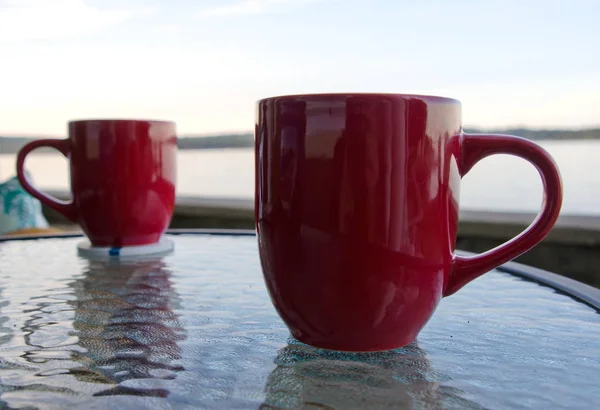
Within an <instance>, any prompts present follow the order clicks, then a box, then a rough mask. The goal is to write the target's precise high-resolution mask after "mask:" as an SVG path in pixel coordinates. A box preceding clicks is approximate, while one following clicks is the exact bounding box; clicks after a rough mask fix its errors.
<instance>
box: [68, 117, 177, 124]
mask: <svg viewBox="0 0 600 410" xmlns="http://www.w3.org/2000/svg"><path fill="white" fill-rule="evenodd" d="M85 122H88V123H89V122H95V123H111V122H112V123H119V122H139V123H142V122H143V123H154V124H169V125H173V126H175V125H176V124H175V121H170V120H151V119H144V118H81V119H74V120H69V121H68V124H69V125H70V124H78V123H85Z"/></svg>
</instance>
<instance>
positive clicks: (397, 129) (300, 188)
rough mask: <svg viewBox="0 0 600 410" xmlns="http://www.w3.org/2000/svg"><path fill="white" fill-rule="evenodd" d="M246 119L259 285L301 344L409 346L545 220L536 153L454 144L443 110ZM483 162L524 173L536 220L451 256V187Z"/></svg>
mask: <svg viewBox="0 0 600 410" xmlns="http://www.w3.org/2000/svg"><path fill="white" fill-rule="evenodd" d="M256 121H257V122H256V129H255V144H256V197H255V201H256V210H255V212H256V225H257V232H258V241H259V252H260V260H261V264H262V269H263V272H264V277H265V282H266V285H267V288H268V291H269V294H270V297H271V299H272V301H273V304H274V305H275V307H276V309H277V311H278V313H279V314H280V316H281V317H282V319H283V320H284V322H285V323H286V325H287V326H288V327H289V329H290V330H291V333H292V336H293V337H294V338H296V339H297V340H299V341H300V342H303V343H306V344H309V345H312V346H316V347H320V348H325V349H334V350H343V351H378V350H388V349H393V348H397V347H401V346H404V345H407V344H409V343H411V342H412V341H413V340H414V339H415V338H416V336H417V334H418V332H419V331H420V330H421V329H422V328H423V326H424V325H425V324H426V323H427V321H428V320H429V318H430V317H431V315H432V314H433V312H434V310H435V309H436V307H437V305H438V302H439V301H440V299H441V298H442V297H444V296H448V295H451V294H452V293H454V292H456V291H457V290H459V289H460V288H461V287H462V286H464V285H465V284H467V283H468V282H470V281H471V280H473V279H475V278H477V277H478V276H480V275H482V274H484V273H485V272H487V271H489V270H491V269H493V268H495V267H497V266H499V265H501V264H502V263H504V262H507V261H509V260H511V259H512V258H515V257H516V256H518V255H519V254H521V253H523V252H526V251H527V250H529V249H530V248H532V247H533V246H535V245H536V244H537V243H538V242H539V241H540V240H542V238H544V237H545V236H546V235H547V234H548V232H549V231H550V229H551V228H552V226H553V225H554V223H555V222H556V220H557V218H558V215H559V211H560V208H561V203H562V184H561V178H560V174H559V172H558V169H557V167H556V164H555V163H554V161H553V159H552V158H551V157H550V155H549V154H548V153H547V152H546V151H544V150H543V149H542V148H541V147H540V146H538V145H537V144H535V143H533V142H531V141H529V140H526V139H523V138H519V137H513V136H508V135H470V134H465V133H464V132H463V131H462V124H461V105H460V102H459V101H456V100H453V99H450V98H443V97H433V96H417V95H395V94H328V95H297V96H282V97H274V98H267V99H264V100H261V101H259V102H258V104H257V117H256ZM492 154H511V155H516V156H519V157H521V158H523V159H525V160H527V161H529V162H531V163H532V164H533V165H534V166H535V167H536V168H537V169H538V171H539V173H540V176H541V179H542V182H543V185H544V202H543V205H542V210H541V212H540V214H539V215H538V217H537V219H536V220H535V221H534V222H533V223H532V224H531V226H529V228H527V229H526V230H525V231H524V232H523V233H521V234H520V235H518V236H517V237H515V238H513V239H512V240H510V241H508V242H507V243H505V244H503V245H501V246H498V247H497V248H495V249H492V250H490V251H488V252H485V253H483V254H480V255H477V256H469V257H465V256H459V255H456V254H455V253H454V248H455V243H456V233H457V226H458V211H459V193H460V180H461V178H462V177H463V176H464V175H465V174H466V173H467V172H469V171H470V170H471V168H472V167H473V165H475V164H476V163H477V162H478V161H479V160H481V159H483V158H485V157H487V156H489V155H492Z"/></svg>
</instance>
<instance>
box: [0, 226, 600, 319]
mask: <svg viewBox="0 0 600 410" xmlns="http://www.w3.org/2000/svg"><path fill="white" fill-rule="evenodd" d="M166 233H167V234H169V235H217V236H256V231H254V230H252V229H169V230H167V232H166ZM82 236H83V233H82V232H64V233H51V234H41V235H40V234H31V235H4V236H0V243H2V242H13V241H27V240H39V239H65V238H78V237H82ZM460 253H461V254H463V255H474V253H472V252H466V251H460ZM496 270H498V271H500V272H504V273H508V274H510V275H513V276H516V277H519V278H522V279H525V280H528V281H531V282H536V283H538V284H540V285H543V286H547V287H550V288H552V289H554V290H555V291H557V292H560V293H563V294H565V295H567V296H570V297H571V298H573V299H575V300H577V301H579V302H581V303H584V304H586V305H588V306H590V307H592V308H593V309H595V310H596V311H597V312H598V313H600V289H596V288H594V287H592V286H590V285H586V284H585V283H581V282H578V281H576V280H574V279H571V278H567V277H566V276H561V275H558V274H556V273H553V272H550V271H547V270H543V269H539V268H535V267H533V266H528V265H524V264H522V263H518V262H507V263H505V264H503V265H501V266H499V267H497V268H496Z"/></svg>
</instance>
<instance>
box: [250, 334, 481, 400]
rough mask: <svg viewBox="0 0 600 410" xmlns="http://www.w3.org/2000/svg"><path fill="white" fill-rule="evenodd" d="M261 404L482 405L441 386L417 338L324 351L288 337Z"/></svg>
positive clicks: (442, 379) (438, 377) (270, 376)
mask: <svg viewBox="0 0 600 410" xmlns="http://www.w3.org/2000/svg"><path fill="white" fill-rule="evenodd" d="M275 364H276V365H277V367H276V368H275V369H274V370H273V371H272V372H271V374H270V375H269V377H268V379H267V383H266V386H265V393H266V397H265V401H264V403H263V404H262V405H261V407H260V408H261V409H297V408H320V409H357V408H364V409H380V408H394V409H397V408H410V409H412V408H446V407H448V406H449V405H450V407H452V405H454V406H457V407H458V408H481V407H480V406H478V405H477V404H475V403H472V402H470V401H468V400H465V399H464V398H461V397H460V393H461V392H460V391H459V390H457V389H454V388H451V387H447V386H443V385H442V384H441V382H443V381H446V380H447V378H446V379H444V377H443V376H441V375H440V374H438V373H436V372H435V371H434V370H433V369H432V366H431V364H430V362H429V360H428V359H427V357H426V354H425V352H424V351H423V350H421V349H420V348H419V346H418V345H417V344H416V343H413V344H411V345H409V346H406V347H404V348H400V349H396V350H391V351H385V352H373V353H346V352H337V351H332V350H323V349H317V348H313V347H311V346H308V345H305V344H301V343H299V342H296V341H295V340H290V344H289V345H287V346H286V347H284V348H283V349H281V350H280V351H279V352H278V354H277V357H276V359H275Z"/></svg>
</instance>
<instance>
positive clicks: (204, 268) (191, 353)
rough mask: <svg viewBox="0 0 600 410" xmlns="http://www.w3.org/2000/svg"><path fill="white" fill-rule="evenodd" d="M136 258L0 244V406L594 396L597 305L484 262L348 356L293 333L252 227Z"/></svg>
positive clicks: (599, 370) (531, 404)
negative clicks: (269, 285)
mask: <svg viewBox="0 0 600 410" xmlns="http://www.w3.org/2000/svg"><path fill="white" fill-rule="evenodd" d="M170 238H171V239H172V240H173V241H174V242H175V252H174V253H172V254H171V255H168V256H165V257H162V258H158V259H154V260H152V259H150V260H145V261H138V262H123V263H115V262H100V261H89V260H86V259H83V258H80V257H78V256H77V251H76V245H77V243H78V242H79V241H81V238H77V237H73V238H53V239H40V240H27V241H24V240H13V241H6V242H0V408H2V407H3V406H5V407H7V408H40V409H45V408H65V407H68V406H76V407H78V408H86V409H88V408H135V409H139V408H153V409H154V408H157V409H160V408H190V409H191V408H209V409H213V408H223V409H233V408H265V409H268V408H285V409H288V408H336V409H352V408H368V409H379V408H457V409H458V408H494V409H498V408H506V409H515V408H600V383H598V374H600V315H599V314H598V311H597V310H595V309H594V308H593V307H591V306H589V305H587V304H584V303H582V302H580V301H578V300H576V299H574V298H572V297H570V296H569V295H566V294H562V293H559V292H556V291H555V290H553V289H552V288H550V287H547V286H541V285H539V284H537V283H534V282H531V281H525V280H523V279H520V278H518V277H515V276H513V275H510V274H508V273H504V272H500V271H494V272H490V273H489V274H487V275H485V276H483V277H482V278H480V279H477V280H476V281H474V282H473V283H471V284H469V285H468V286H467V287H465V288H464V289H463V290H462V291H461V292H459V293H457V294H455V295H453V296H451V297H448V298H446V299H444V300H443V301H442V303H441V305H440V307H439V308H438V310H437V311H436V313H435V314H434V316H433V318H432V319H431V320H430V322H429V323H428V324H427V326H426V328H425V329H424V330H423V331H422V332H421V334H420V335H419V337H418V339H417V341H416V342H415V343H413V344H411V345H409V346H407V347H405V348H402V349H396V350H393V351H388V352H379V353H364V354H362V353H357V354H348V353H340V352H332V351H325V350H319V349H315V348H312V347H309V346H306V345H302V344H300V343H298V342H295V341H294V340H292V339H291V338H290V337H289V332H288V330H287V329H286V327H285V325H284V324H283V322H282V321H281V320H280V319H279V317H278V316H277V314H276V312H275V310H274V308H273V306H272V304H271V302H270V300H269V298H268V295H267V292H266V290H265V286H264V282H263V278H262V274H261V270H260V264H259V261H258V253H257V243H256V238H255V237H254V236H252V235H241V236H240V235H237V236H235V235H230V236H228V235H192V234H190V235H177V236H171V237H170Z"/></svg>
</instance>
